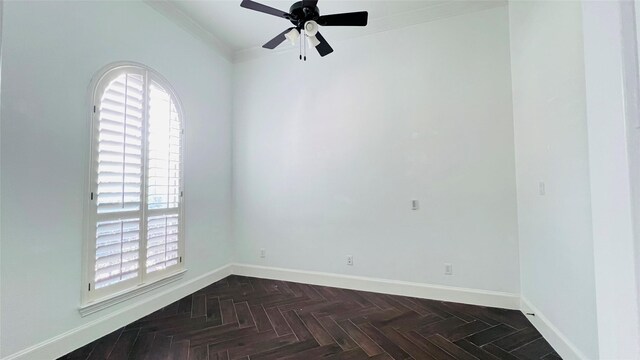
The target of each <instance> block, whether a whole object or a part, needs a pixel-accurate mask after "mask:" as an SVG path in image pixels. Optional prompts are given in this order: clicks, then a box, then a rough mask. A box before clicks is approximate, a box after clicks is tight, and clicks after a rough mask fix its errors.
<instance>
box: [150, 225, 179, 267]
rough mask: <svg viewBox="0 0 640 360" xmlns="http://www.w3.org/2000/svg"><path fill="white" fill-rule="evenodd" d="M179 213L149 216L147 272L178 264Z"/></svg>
mask: <svg viewBox="0 0 640 360" xmlns="http://www.w3.org/2000/svg"><path fill="white" fill-rule="evenodd" d="M178 232H179V222H178V214H174V215H161V216H153V217H149V220H148V221H147V273H150V272H154V271H157V270H163V269H166V268H168V267H170V266H172V265H176V264H178V256H179V255H178V240H179V239H178Z"/></svg>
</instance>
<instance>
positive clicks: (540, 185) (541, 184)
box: [538, 181, 547, 196]
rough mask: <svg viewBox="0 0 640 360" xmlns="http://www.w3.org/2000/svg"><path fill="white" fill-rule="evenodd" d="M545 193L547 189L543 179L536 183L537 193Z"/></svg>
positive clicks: (542, 194) (541, 194)
mask: <svg viewBox="0 0 640 360" xmlns="http://www.w3.org/2000/svg"><path fill="white" fill-rule="evenodd" d="M546 193H547V189H546V188H545V185H544V181H540V182H539V183H538V194H540V196H544V195H545V194H546Z"/></svg>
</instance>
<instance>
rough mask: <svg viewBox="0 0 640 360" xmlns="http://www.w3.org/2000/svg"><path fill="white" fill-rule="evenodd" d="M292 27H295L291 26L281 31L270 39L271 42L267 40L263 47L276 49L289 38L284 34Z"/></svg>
mask: <svg viewBox="0 0 640 360" xmlns="http://www.w3.org/2000/svg"><path fill="white" fill-rule="evenodd" d="M291 29H293V28H292V27H290V28H288V29H287V30H285V31H283V32H281V33H280V34H278V35H276V37H274V38H273V39H271V40H269V42H267V43H266V44H264V45H262V47H263V48H265V49H275V48H276V47H278V45H280V44H282V42H283V41H285V40H287V38H286V37H285V36H284V34H286V33H288V32H289V31H291Z"/></svg>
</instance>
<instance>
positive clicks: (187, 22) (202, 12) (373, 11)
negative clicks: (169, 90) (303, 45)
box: [147, 0, 506, 61]
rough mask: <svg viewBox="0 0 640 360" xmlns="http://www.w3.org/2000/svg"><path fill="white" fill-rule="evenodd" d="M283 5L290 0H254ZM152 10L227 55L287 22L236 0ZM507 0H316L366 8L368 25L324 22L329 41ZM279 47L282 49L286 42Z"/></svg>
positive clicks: (178, 1) (154, 1) (234, 56)
mask: <svg viewBox="0 0 640 360" xmlns="http://www.w3.org/2000/svg"><path fill="white" fill-rule="evenodd" d="M257 1H258V2H260V3H263V4H265V5H269V6H271V7H274V8H277V9H280V10H284V11H287V12H288V10H289V7H290V6H291V4H293V2H294V0H287V1H283V0H257ZM147 3H148V4H149V5H151V6H152V7H154V8H155V9H156V10H158V11H160V12H162V13H164V14H165V15H166V16H168V17H169V18H171V19H172V20H174V21H176V22H177V23H178V24H179V25H181V26H182V27H184V28H186V29H187V30H189V31H191V32H192V33H194V34H195V35H197V36H199V37H200V38H202V39H203V40H205V41H207V42H208V43H210V44H211V45H213V46H215V47H217V48H218V50H221V52H222V53H223V54H224V55H225V56H227V57H228V58H229V59H230V60H232V61H242V60H246V59H248V58H253V57H255V56H260V55H262V54H264V53H265V52H267V51H268V50H265V49H262V48H261V46H262V44H264V43H265V42H267V41H268V40H270V39H271V38H273V37H274V36H275V35H277V34H279V33H280V32H282V30H284V29H286V28H287V27H289V26H291V23H290V22H289V21H287V20H285V19H279V18H277V17H275V16H271V15H268V14H262V13H259V12H255V11H251V10H248V9H244V8H241V7H240V0H233V1H231V0H148V1H147ZM504 4H506V0H464V1H463V0H413V1H406V0H374V1H362V0H320V1H319V2H318V8H319V9H320V14H321V15H322V14H333V13H342V12H352V11H362V10H366V11H368V12H369V24H368V25H367V27H364V28H363V27H324V28H323V29H321V31H322V33H323V35H324V36H325V38H327V39H328V40H329V41H335V40H341V39H345V38H351V37H356V36H362V35H367V34H371V33H374V32H379V31H386V30H391V29H395V28H400V27H404V26H408V25H413V24H417V23H422V22H427V21H433V20H437V19H441V18H445V17H451V16H456V15H461V14H464V13H468V12H473V11H480V10H484V9H488V8H493V7H497V6H502V5H504ZM281 48H283V49H287V48H288V47H287V46H285V45H281Z"/></svg>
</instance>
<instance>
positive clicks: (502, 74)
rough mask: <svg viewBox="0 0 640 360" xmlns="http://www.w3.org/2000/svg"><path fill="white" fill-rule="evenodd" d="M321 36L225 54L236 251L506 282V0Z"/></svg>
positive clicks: (511, 194)
mask: <svg viewBox="0 0 640 360" xmlns="http://www.w3.org/2000/svg"><path fill="white" fill-rule="evenodd" d="M338 30H339V29H338ZM338 30H335V29H330V28H324V29H323V34H324V36H325V38H327V39H328V40H329V41H330V42H331V38H332V37H331V33H332V32H333V31H338ZM331 44H332V46H333V47H334V49H335V53H334V54H331V55H330V56H327V57H326V58H323V59H319V58H318V56H317V54H316V55H314V56H312V57H311V59H310V60H309V61H307V62H306V63H303V62H301V61H299V60H298V59H297V54H296V53H295V52H293V51H292V52H284V53H277V54H274V55H270V56H265V57H263V58H259V59H256V60H253V61H249V62H245V63H240V64H237V65H236V66H235V79H234V84H235V90H234V91H235V92H234V103H235V106H234V145H233V146H234V150H233V151H234V187H235V188H234V196H235V199H234V205H235V211H234V219H235V220H234V224H235V228H234V231H235V241H236V242H237V254H236V260H237V261H239V262H241V263H247V264H260V265H268V266H275V267H283V268H292V269H301V270H313V271H323V272H329V273H339V274H350V275H360V276H369V277H374V278H385V279H392V280H404V281H412V282H420V283H429V284H444V285H451V286H458V287H466V288H473V289H485V290H495V291H503V292H510V293H518V291H519V287H518V281H519V276H518V269H519V266H518V240H517V219H516V191H515V178H514V177H515V169H514V148H513V146H514V145H513V123H512V108H511V79H510V70H509V34H508V18H507V9H506V8H505V7H501V8H496V9H492V10H487V11H484V12H479V13H474V14H468V15H463V16H459V17H454V18H448V19H443V20H439V21H436V22H431V23H426V24H420V25H415V26H411V27H407V28H403V29H398V30H393V31H388V32H384V33H378V34H375V35H372V36H366V37H361V38H357V39H351V40H345V41H335V42H331ZM411 199H419V200H420V204H421V205H420V206H421V208H420V210H419V211H411V209H410V202H411ZM261 248H264V249H265V250H266V252H267V256H266V258H265V259H260V257H259V252H260V249H261ZM347 254H350V255H353V256H354V262H355V264H354V266H347V265H346V255H347ZM444 263H452V264H453V269H454V275H453V276H445V275H444Z"/></svg>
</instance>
